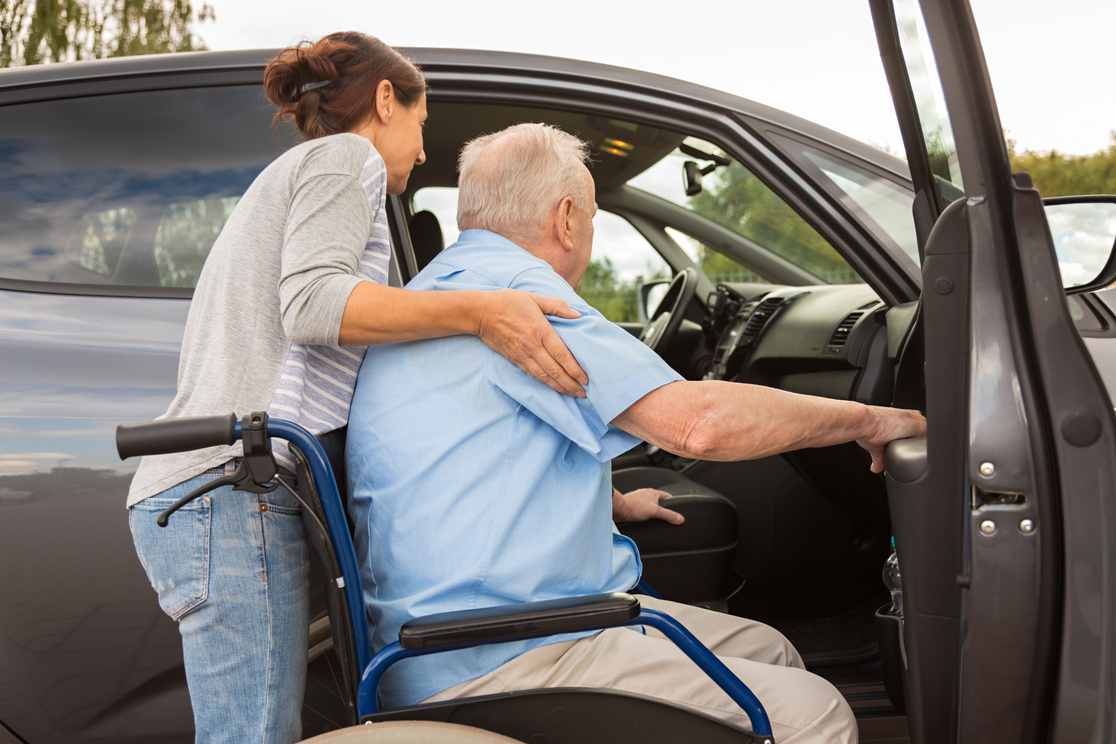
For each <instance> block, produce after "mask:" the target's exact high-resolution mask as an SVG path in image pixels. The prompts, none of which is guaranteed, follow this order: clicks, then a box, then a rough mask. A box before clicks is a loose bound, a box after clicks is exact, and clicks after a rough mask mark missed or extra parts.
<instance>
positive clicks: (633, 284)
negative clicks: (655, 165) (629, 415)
mask: <svg viewBox="0 0 1116 744" xmlns="http://www.w3.org/2000/svg"><path fill="white" fill-rule="evenodd" d="M412 203H413V209H414V211H415V212H419V211H423V210H426V211H430V212H433V213H434V215H435V216H436V217H437V218H438V223H439V224H440V225H441V228H442V237H443V239H444V240H445V244H446V245H447V246H448V245H450V244H451V243H453V241H455V240H456V239H457V230H456V225H457V189H456V188H450V187H428V188H424V189H420V190H419V191H417V192H415V195H414V197H413V201H412ZM593 228H594V236H593V258H592V259H591V260H590V262H589V267H588V268H587V269H586V271H585V276H584V277H582V279H581V284H580V285H579V286H578V290H577V293H578V295H580V296H581V298H582V299H584V300H585V301H586V302H587V303H589V305H590V306H591V307H593V308H595V309H596V310H597V311H598V312H600V313H601V314H602V315H604V316H605V317H606V318H608V319H609V320H611V321H613V322H616V323H629V322H633V323H634V322H638V321H639V308H638V304H637V300H636V298H637V296H638V294H639V287H640V285H641V284H643V283H644V282H648V281H651V280H653V279H666V278H669V277H670V276H671V273H672V272H671V270H670V266H669V265H668V264H667V262H666V261H665V260H663V257H662V256H660V255H659V254H658V252H657V251H656V250H655V249H654V248H653V247H652V246H651V244H650V243H648V242H647V240H646V238H644V237H643V235H641V234H640V232H639V231H638V230H636V229H635V227H633V226H632V224H631V223H630V222H628V221H627V220H626V219H624V218H623V217H620V216H619V215H616V214H613V213H612V212H606V211H605V210H603V209H601V210H598V211H597V215H596V216H595V217H594V218H593Z"/></svg>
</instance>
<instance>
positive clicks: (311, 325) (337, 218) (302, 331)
mask: <svg viewBox="0 0 1116 744" xmlns="http://www.w3.org/2000/svg"><path fill="white" fill-rule="evenodd" d="M308 160H309V158H308ZM321 170H322V169H318V168H314V167H308V168H307V171H309V172H306V173H301V174H300V175H299V176H298V177H296V182H295V184H294V191H293V193H292V195H291V201H290V204H289V206H288V211H287V224H286V228H285V231H284V235H283V253H282V267H281V271H280V277H279V302H280V314H281V318H282V321H283V330H284V333H285V334H286V336H287V338H289V339H290V340H291V341H294V342H296V343H304V344H328V345H336V344H337V341H338V335H339V333H340V330H341V318H342V316H343V315H344V312H345V305H346V304H347V303H348V300H349V295H350V294H351V293H352V291H353V289H355V288H356V285H357V284H359V283H360V281H361V278H360V277H359V276H357V274H356V270H357V265H358V263H359V261H360V258H361V255H362V254H363V252H364V246H365V244H366V243H367V242H368V237H369V235H370V234H371V232H372V226H373V214H372V210H371V205H370V203H369V196H368V193H367V192H366V191H365V189H364V186H362V185H361V183H360V180H359V179H358V177H357V176H356V175H353V174H351V173H344V172H341V169H329V168H325V169H324V170H325V171H326V172H321ZM330 170H334V172H329V171H330Z"/></svg>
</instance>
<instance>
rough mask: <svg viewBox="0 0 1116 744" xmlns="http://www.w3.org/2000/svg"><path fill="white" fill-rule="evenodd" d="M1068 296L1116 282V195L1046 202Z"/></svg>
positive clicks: (1065, 197)
mask: <svg viewBox="0 0 1116 744" xmlns="http://www.w3.org/2000/svg"><path fill="white" fill-rule="evenodd" d="M1042 202H1043V206H1044V207H1045V208H1046V222H1047V224H1048V225H1049V226H1050V235H1051V237H1052V238H1053V239H1054V251H1055V252H1056V253H1057V255H1058V268H1059V270H1060V271H1061V272H1062V286H1063V287H1065V290H1066V294H1079V293H1081V292H1092V291H1094V290H1097V289H1103V288H1104V287H1107V286H1109V285H1111V284H1112V283H1113V282H1116V196H1109V195H1105V196H1059V197H1052V198H1049V199H1043V200H1042Z"/></svg>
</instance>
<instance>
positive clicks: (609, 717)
mask: <svg viewBox="0 0 1116 744" xmlns="http://www.w3.org/2000/svg"><path fill="white" fill-rule="evenodd" d="M344 435H345V431H344V430H343V429H342V430H339V431H336V432H331V433H330V434H327V435H324V436H322V437H318V438H315V437H314V436H313V435H311V434H310V433H309V432H308V431H307V430H306V429H304V428H302V427H301V426H298V425H297V424H293V423H291V422H288V421H284V420H281V419H275V418H272V419H269V418H268V416H267V414H266V413H262V412H256V413H251V414H249V415H248V416H245V417H244V418H243V420H238V419H237V417H236V415H235V414H229V415H228V416H212V417H198V418H185V419H173V420H164V421H151V422H144V423H135V424H121V425H120V426H118V427H117V431H116V446H117V452H118V454H119V455H120V458H121V459H127V458H129V457H135V456H141V455H158V454H168V453H172V452H183V451H188V450H193V449H201V448H205V447H213V446H217V445H232V444H234V443H235V442H237V441H241V442H242V443H243V446H244V454H243V457H242V459H241V462H240V465H239V468H238V469H237V471H236V472H235V473H233V474H230V475H225V476H223V477H221V478H218V479H216V480H214V481H211V482H210V483H208V484H206V485H205V486H202V487H201V488H199V489H197V490H196V491H194V492H193V493H190V494H188V495H187V496H184V497H183V498H182V499H180V500H179V501H178V502H176V503H175V504H173V505H172V506H171V507H169V508H168V509H167V510H166V511H165V512H163V513H162V514H161V515H160V516H159V518H158V522H159V524H160V525H162V526H165V525H166V523H167V519H168V518H171V517H172V514H173V512H174V511H175V510H177V509H178V508H179V507H181V506H183V505H185V504H186V503H188V502H189V501H191V500H193V499H195V498H197V497H199V496H201V495H203V494H204V493H207V492H208V491H211V490H213V489H215V488H218V487H220V486H224V485H232V486H234V488H236V489H238V490H246V491H254V492H256V493H265V492H269V491H272V490H274V489H275V488H277V487H278V486H279V485H280V482H279V479H280V478H281V476H280V474H279V471H278V468H277V466H276V463H275V460H274V457H273V456H272V448H271V440H272V438H278V439H281V440H285V441H287V442H288V443H289V444H290V445H291V450H292V452H293V453H294V457H295V461H296V464H297V470H296V473H295V480H296V483H294V484H292V483H289V482H287V481H286V479H283V483H282V484H283V485H284V486H285V487H289V488H291V490H292V491H293V492H294V493H296V495H297V496H298V497H299V500H300V501H301V502H302V507H303V508H302V518H303V521H304V524H305V527H306V535H307V540H308V542H309V544H310V546H311V549H312V550H313V551H315V553H316V554H317V557H318V559H319V560H320V563H321V565H322V568H323V570H324V572H325V580H326V587H327V591H326V598H327V605H328V614H329V623H330V628H331V631H332V634H333V643H334V648H335V649H336V651H337V655H338V658H339V659H340V666H341V669H340V677H341V680H340V689H341V693H342V696H343V698H344V704H345V706H346V709H347V714H348V724H350V728H345V729H343V730H342V731H335V732H332V733H329V734H325V735H323V736H321V737H316V738H315V739H312V740H310V741H318V740H319V739H320V740H322V741H326V740H328V741H331V742H336V743H337V744H341V743H342V742H357V741H368V742H373V741H376V742H380V741H382V742H385V744H386V742H389V741H390V742H395V741H399V742H403V741H407V742H410V741H415V742H417V741H431V742H433V741H437V742H461V743H462V744H464V743H466V742H473V741H478V742H479V741H493V742H495V741H508V740H511V741H521V742H532V743H534V742H547V744H581V743H584V742H628V741H631V742H636V741H638V742H640V743H641V744H652V743H655V742H663V743H664V744H666V742H679V741H701V742H703V744H721V743H722V742H724V743H725V744H730V743H732V744H774V737H773V736H772V734H771V724H770V722H769V720H768V717H767V713H766V712H765V711H764V708H763V705H762V704H761V703H760V701H759V700H758V699H757V698H756V696H755V695H754V694H753V693H752V692H751V690H749V689H748V687H747V686H746V685H744V683H743V682H741V681H740V680H739V679H738V678H737V677H736V676H735V675H734V674H733V673H732V672H731V671H729V669H728V668H727V667H725V665H724V664H723V663H722V662H721V661H720V660H719V659H717V657H716V656H714V655H713V654H712V653H711V652H710V651H709V650H708V649H707V648H705V647H704V646H703V645H702V644H701V643H700V642H699V641H698V640H697V639H696V638H695V637H694V636H693V635H692V634H691V633H690V632H689V631H687V630H686V628H684V627H683V626H682V625H681V624H680V623H678V622H677V621H675V620H673V619H672V618H670V617H669V616H668V615H666V614H664V613H662V612H659V611H656V610H652V609H649V608H641V607H640V603H639V600H638V598H637V597H636V596H634V595H632V594H623V593H616V594H599V595H590V596H584V597H573V598H566V599H559V600H549V601H541V602H531V603H526V604H522V605H514V606H505V607H492V608H482V609H477V610H466V611H459V612H447V613H440V614H437V615H431V616H427V617H422V618H418V619H416V620H412V621H411V622H409V623H407V624H406V625H404V626H403V628H402V629H401V630H400V632H399V640H398V641H396V642H394V643H391V644H390V645H388V646H386V647H384V648H382V649H380V650H379V651H378V652H376V653H373V650H372V643H371V632H370V628H369V626H368V620H367V616H366V613H365V611H364V600H363V595H362V591H361V585H360V569H359V566H358V565H357V559H356V553H355V551H354V549H353V541H352V533H351V532H350V528H349V523H348V519H347V517H346V511H345V507H344V504H343V491H342V489H344V488H345V487H346V479H345V477H344V450H345V447H344ZM638 589H642V590H643V591H644V592H645V593H649V594H653V592H652V591H651V590H650V588H649V587H646V586H641V587H638ZM622 626H648V627H653V628H655V629H656V630H658V631H660V632H661V633H663V635H665V636H666V637H667V638H669V639H670V640H671V641H673V642H674V643H675V644H676V645H677V646H678V647H679V648H680V649H681V650H682V651H683V652H684V653H685V654H686V655H687V656H688V657H689V658H690V659H691V660H693V662H694V663H695V664H697V665H698V666H699V667H700V668H701V669H702V670H703V671H704V672H705V673H706V674H707V675H708V676H709V677H710V679H712V680H713V682H714V683H716V684H717V685H718V686H720V687H721V689H723V690H724V691H725V692H726V693H727V694H728V696H729V697H730V698H731V699H732V700H733V701H735V702H736V703H737V704H738V705H739V706H740V707H741V708H742V709H743V710H744V711H745V712H746V713H747V715H748V718H749V720H750V721H751V723H752V729H753V730H752V731H745V730H743V729H740V728H737V727H735V726H732V725H730V724H728V723H726V722H724V721H721V720H719V719H716V718H712V717H710V716H707V715H705V714H702V713H700V712H697V711H694V710H691V709H688V708H684V707H681V706H677V705H674V704H671V703H668V702H665V701H661V700H657V699H654V698H650V697H647V696H643V695H636V694H632V693H625V692H617V691H614V690H605V689H596V688H552V689H540V690H528V691H521V692H511V693H504V694H498V695H486V696H482V697H473V698H463V699H457V700H449V701H444V702H438V703H427V704H421V705H416V706H410V707H407V708H400V709H394V710H381V709H380V706H379V702H378V699H377V694H376V691H377V686H378V684H379V681H380V678H381V677H382V675H383V673H384V672H385V670H387V669H388V667H390V666H391V665H392V664H394V663H396V662H397V661H400V660H402V659H406V658H410V657H413V656H421V655H426V654H434V653H439V652H444V651H450V650H455V649H460V648H467V647H472V646H477V645H482V644H490V643H501V642H505V641H516V640H523V639H528V638H539V637H544V636H551V635H556V634H561V633H571V632H579V631H594V630H603V629H605V628H614V627H622ZM403 722H409V723H407V724H404V723H403ZM422 722H425V724H424V723H422ZM377 724H389V725H384V726H380V727H377ZM478 729H479V730H480V731H479V732H478V731H477V730H478ZM381 731H382V732H383V733H384V736H383V737H377V736H375V734H376V733H378V732H381ZM389 732H390V733H389ZM400 732H402V733H400ZM416 732H425V733H421V734H418V735H416ZM486 732H487V733H486ZM423 736H425V737H426V738H422V737H423ZM478 737H479V738H478ZM503 737H506V738H503Z"/></svg>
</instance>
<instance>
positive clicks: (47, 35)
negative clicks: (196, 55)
mask: <svg viewBox="0 0 1116 744" xmlns="http://www.w3.org/2000/svg"><path fill="white" fill-rule="evenodd" d="M213 17H214V13H213V7H212V6H210V5H209V4H207V3H206V4H202V5H201V7H200V8H199V9H198V10H197V11H195V9H194V5H193V3H191V2H190V0H0V67H11V66H13V65H34V64H41V63H45V62H69V61H73V60H79V59H100V58H103V57H125V56H129V55H134V54H157V53H160V52H188V51H194V50H198V49H205V42H203V41H202V39H201V37H199V36H197V35H196V34H195V33H194V31H193V26H194V24H195V23H201V22H204V21H207V20H212V19H213Z"/></svg>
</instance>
